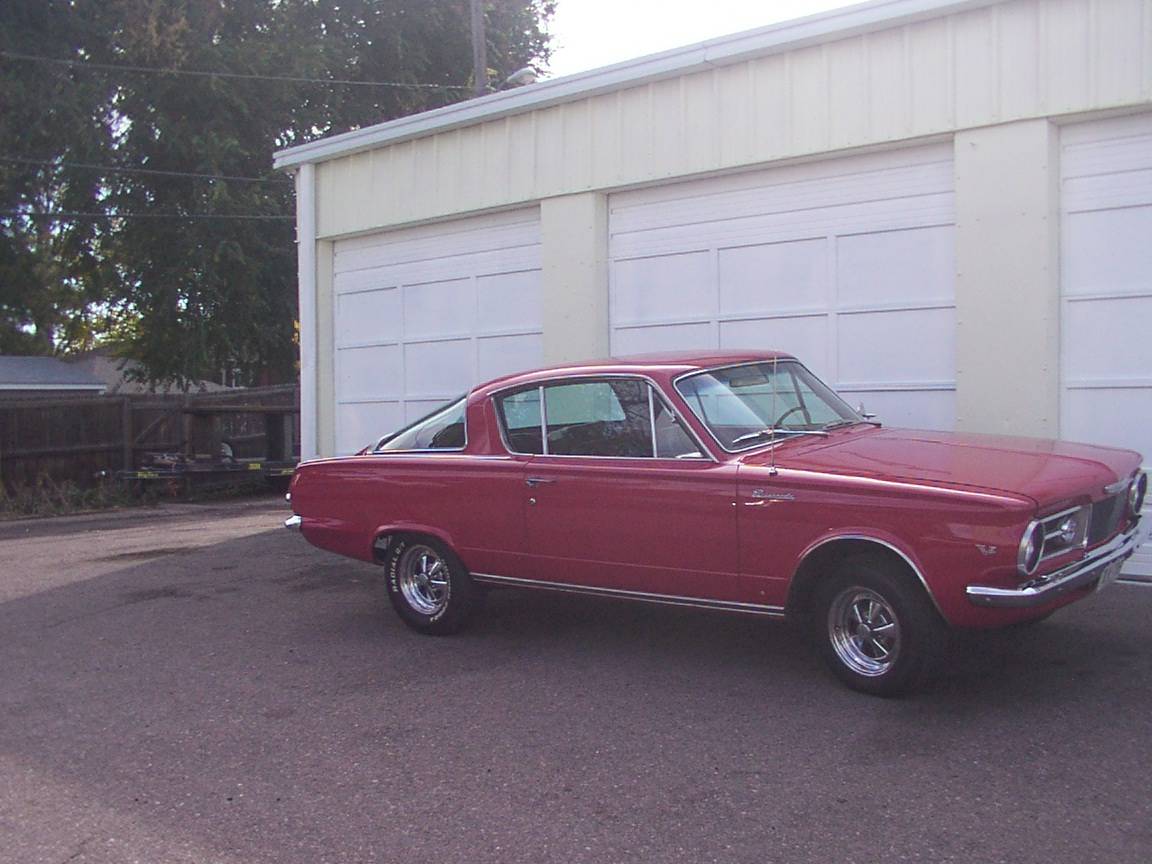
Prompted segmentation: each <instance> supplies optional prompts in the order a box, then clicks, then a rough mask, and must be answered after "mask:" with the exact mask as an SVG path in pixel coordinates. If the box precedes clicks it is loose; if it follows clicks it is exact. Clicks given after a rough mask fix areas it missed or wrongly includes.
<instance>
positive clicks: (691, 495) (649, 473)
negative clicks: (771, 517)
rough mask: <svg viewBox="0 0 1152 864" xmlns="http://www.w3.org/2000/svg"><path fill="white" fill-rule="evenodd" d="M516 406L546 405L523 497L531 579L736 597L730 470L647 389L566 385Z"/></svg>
mask: <svg viewBox="0 0 1152 864" xmlns="http://www.w3.org/2000/svg"><path fill="white" fill-rule="evenodd" d="M518 399H519V401H520V403H521V404H522V405H523V404H532V403H533V402H535V404H536V405H537V406H540V405H542V407H543V410H542V411H539V412H538V413H539V415H540V421H541V426H540V428H541V432H540V434H539V436H534V437H533V440H532V441H531V442H527V446H532V447H533V448H534V449H535V450H537V451H538V452H536V453H534V454H533V455H532V457H531V460H530V461H529V464H528V466H527V471H526V476H525V490H524V493H525V500H526V505H527V509H526V512H527V517H526V525H527V548H528V554H529V559H530V563H531V567H532V569H533V572H534V576H535V578H536V579H538V580H542V581H545V582H552V583H559V584H565V585H572V586H581V587H587V588H591V589H603V590H609V591H625V592H637V593H642V594H655V595H662V596H666V597H685V598H708V599H716V600H729V601H731V600H735V599H737V593H738V580H737V569H738V550H737V541H736V514H735V507H734V506H733V501H734V500H735V499H734V495H735V492H736V469H735V466H731V465H727V464H723V463H718V462H716V461H714V460H713V459H712V458H711V456H709V455H708V454H707V453H706V452H705V451H704V450H703V448H702V447H701V446H700V445H699V443H698V442H697V441H695V440H694V438H693V437H692V436H691V435H690V433H689V432H688V431H687V427H686V425H685V424H683V421H681V420H680V419H679V418H678V417H676V415H675V413H674V412H673V411H672V410H671V409H670V408H669V406H668V404H667V403H666V402H665V400H664V399H663V398H662V397H661V396H660V395H659V394H658V392H657V391H656V390H655V389H654V388H653V387H652V385H651V384H650V383H649V382H648V381H646V380H644V379H641V378H634V377H627V376H620V377H612V378H588V379H569V380H564V381H557V382H553V383H549V384H546V385H544V386H543V387H540V388H536V389H535V390H533V391H531V392H527V391H525V392H522V393H521V394H519V396H518ZM541 399H542V400H543V401H542V402H541V401H540V400H541Z"/></svg>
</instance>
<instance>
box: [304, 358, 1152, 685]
mask: <svg viewBox="0 0 1152 864" xmlns="http://www.w3.org/2000/svg"><path fill="white" fill-rule="evenodd" d="M1140 464H1141V459H1140V455H1139V454H1137V453H1133V452H1130V451H1126V450H1116V449H1111V448H1107V447H1093V446H1086V445H1082V444H1070V443H1066V442H1061V441H1046V440H1038V439H1031V438H1007V437H994V436H985V435H962V434H949V433H944V432H926V431H912V430H898V429H886V428H882V427H881V426H880V424H879V423H876V422H874V421H872V420H871V419H870V416H869V415H866V414H863V413H862V412H857V411H855V410H853V409H852V408H851V407H849V405H848V404H847V403H845V402H844V401H843V400H842V399H841V398H840V397H839V396H837V395H836V394H835V393H834V392H833V391H832V390H831V389H830V388H829V387H827V386H826V385H825V384H823V383H822V382H821V381H820V380H819V379H817V378H816V377H815V376H814V375H813V374H812V373H811V372H809V371H808V369H806V368H805V367H804V366H803V365H802V364H801V363H800V362H799V361H797V360H796V359H795V358H794V357H791V356H789V355H787V354H781V353H775V352H765V351H750V352H741V353H712V354H703V353H698V354H665V355H659V356H656V355H653V356H647V357H642V358H631V359H620V360H608V361H603V362H593V363H581V364H573V365H569V366H563V367H558V368H553V369H544V370H540V371H535V372H527V373H523V374H517V375H510V376H507V377H504V378H500V379H497V380H495V381H491V382H489V383H487V384H483V385H481V386H479V387H476V388H475V389H473V390H472V391H471V392H470V393H468V394H467V395H466V396H462V397H460V398H459V399H457V400H456V401H454V402H452V403H451V404H449V405H446V406H445V407H443V408H441V409H440V410H438V411H436V412H434V413H432V414H430V415H429V416H427V417H425V418H423V419H422V420H419V421H417V422H416V423H413V424H412V425H411V426H408V427H407V428H405V429H403V430H401V431H399V432H396V433H393V434H391V435H388V436H386V437H384V438H382V439H381V440H380V441H379V442H377V443H376V444H375V445H373V446H370V447H366V448H365V449H364V450H363V451H361V453H359V454H357V455H356V456H349V457H345V458H337V459H320V460H316V461H311V462H307V463H305V464H303V465H301V466H300V467H299V469H298V470H297V471H296V474H295V476H294V477H293V480H292V486H291V493H290V500H291V505H292V509H293V512H294V514H295V515H293V516H292V518H291V519H289V520H288V523H287V524H288V527H291V528H297V529H299V530H300V531H302V532H303V534H304V536H305V537H306V538H307V539H308V540H309V542H311V543H313V544H314V545H316V546H319V547H321V548H323V549H328V550H331V551H333V552H338V553H340V554H342V555H348V556H350V557H352V558H358V559H360V560H363V561H370V562H374V563H377V564H382V565H384V567H385V568H386V579H385V581H386V584H387V591H388V594H389V597H390V599H391V601H392V604H393V605H394V606H395V608H396V611H397V612H398V613H399V614H400V617H401V618H402V619H403V620H404V621H405V622H406V623H407V624H409V625H410V626H411V627H413V628H415V629H416V630H419V631H421V632H424V633H435V634H441V633H450V632H452V631H454V630H456V629H458V628H459V627H460V626H461V625H462V624H463V623H464V622H465V621H466V620H467V618H468V617H469V616H470V615H471V614H472V613H473V612H474V611H475V610H476V609H477V607H478V605H479V604H480V602H481V600H482V599H483V596H484V594H485V591H486V590H487V589H488V588H489V587H490V586H516V587H526V588H549V589H555V590H559V591H571V592H578V593H585V594H598V595H604V596H608V597H618V598H628V599H635V600H648V601H652V602H656V603H670V604H675V605H680V606H699V607H703V608H707V609H722V610H727V611H731V612H741V613H746V614H754V615H765V616H769V617H782V616H795V617H797V618H798V619H799V620H801V621H803V622H807V623H806V626H810V627H811V628H812V630H813V632H814V634H815V635H816V636H817V638H818V644H819V645H820V649H821V652H822V653H823V655H824V656H825V658H826V659H827V661H828V663H829V665H830V666H831V668H832V669H833V671H834V672H835V673H836V674H837V675H838V676H839V677H840V678H841V679H842V680H843V681H844V682H845V683H847V684H848V685H849V686H851V687H854V688H856V689H859V690H862V691H866V692H871V693H877V694H895V693H899V692H902V691H905V690H907V689H909V688H910V687H911V686H913V685H914V684H915V683H916V682H917V681H919V680H920V679H922V677H923V676H924V674H925V672H926V670H927V669H928V668H929V666H930V665H931V661H932V659H933V657H934V656H936V654H937V651H938V646H939V645H941V644H942V642H941V637H942V636H943V635H944V634H945V632H946V630H947V628H948V627H953V628H991V627H1004V626H1007V625H1013V624H1019V623H1023V622H1029V621H1033V620H1039V619H1041V618H1043V617H1045V616H1047V615H1049V614H1050V613H1052V612H1053V611H1054V610H1055V609H1057V608H1059V607H1060V606H1063V605H1065V604H1067V603H1071V602H1073V601H1075V600H1079V599H1082V598H1084V597H1086V596H1088V595H1090V594H1091V593H1092V592H1093V591H1096V590H1098V589H1099V588H1101V587H1103V586H1105V585H1107V584H1108V583H1109V582H1111V581H1112V580H1114V579H1115V578H1116V577H1117V575H1118V574H1119V571H1120V567H1121V564H1122V563H1123V561H1124V559H1125V558H1127V557H1128V556H1129V555H1130V554H1131V553H1132V552H1133V550H1134V549H1135V548H1136V546H1137V545H1139V543H1140V542H1141V540H1142V539H1143V535H1144V534H1145V533H1146V526H1144V527H1141V526H1140V519H1139V515H1138V514H1139V512H1140V506H1141V504H1142V502H1143V498H1144V494H1145V490H1146V486H1147V478H1146V477H1145V476H1143V475H1142V474H1141V473H1140Z"/></svg>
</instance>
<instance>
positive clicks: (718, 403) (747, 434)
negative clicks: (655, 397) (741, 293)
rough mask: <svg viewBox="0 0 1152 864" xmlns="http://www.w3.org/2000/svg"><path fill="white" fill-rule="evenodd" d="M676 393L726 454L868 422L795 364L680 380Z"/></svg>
mask: <svg viewBox="0 0 1152 864" xmlns="http://www.w3.org/2000/svg"><path fill="white" fill-rule="evenodd" d="M676 389H677V390H678V391H679V392H680V395H681V396H683V397H684V401H685V402H687V403H688V407H689V408H691V409H692V411H693V413H695V414H696V416H697V417H699V418H700V421H701V422H702V423H703V424H704V425H705V426H707V427H708V430H709V431H710V432H711V433H712V434H713V435H714V436H716V440H717V441H719V442H720V445H721V446H722V447H724V449H726V450H747V449H748V448H750V447H756V446H759V445H762V444H765V443H767V442H768V441H771V440H773V439H774V438H776V437H777V436H779V437H784V438H789V437H792V436H794V435H800V434H804V433H818V434H819V433H823V432H825V431H827V430H828V429H832V428H836V427H837V426H847V425H851V424H854V423H860V422H863V419H862V418H861V417H860V416H859V415H858V414H857V413H856V412H855V411H853V410H852V409H851V408H850V407H849V406H848V404H847V403H846V402H845V401H844V400H843V399H841V398H840V397H839V396H837V395H836V394H835V393H834V392H832V389H831V388H829V387H828V386H827V385H826V384H824V382H822V381H821V380H820V379H819V378H817V377H816V376H815V375H813V374H812V373H811V372H809V371H808V370H807V369H805V368H804V367H803V366H802V365H800V364H799V363H798V362H796V361H795V360H769V361H765V362H760V363H746V364H743V365H741V366H729V367H726V368H723V369H710V370H708V371H706V372H697V373H694V374H692V375H688V376H686V377H684V378H681V379H680V380H679V381H677V382H676Z"/></svg>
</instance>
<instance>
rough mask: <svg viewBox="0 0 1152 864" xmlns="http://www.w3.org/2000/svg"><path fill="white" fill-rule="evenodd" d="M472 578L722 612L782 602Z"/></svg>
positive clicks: (762, 610)
mask: <svg viewBox="0 0 1152 864" xmlns="http://www.w3.org/2000/svg"><path fill="white" fill-rule="evenodd" d="M472 578H473V579H475V580H476V581H477V582H483V583H485V584H489V585H510V586H514V587H516V588H542V589H545V590H548V591H564V592H567V593H569V594H591V595H593V596H597V597H613V598H617V599H621V600H642V601H644V602H647V603H662V604H665V605H668V606H694V607H697V608H700V609H719V610H723V611H725V612H743V613H745V614H748V615H768V616H771V617H775V618H779V617H782V616H783V615H784V607H783V606H767V605H761V604H758V603H737V602H735V601H733V600H707V599H705V598H701V597H681V596H678V595H675V594H650V593H648V592H646V591H625V590H624V589H622V588H596V587H593V586H590V585H573V584H571V583H568V582H545V581H542V580H538V579H518V578H516V577H514V576H496V575H493V574H491V573H473V574H472Z"/></svg>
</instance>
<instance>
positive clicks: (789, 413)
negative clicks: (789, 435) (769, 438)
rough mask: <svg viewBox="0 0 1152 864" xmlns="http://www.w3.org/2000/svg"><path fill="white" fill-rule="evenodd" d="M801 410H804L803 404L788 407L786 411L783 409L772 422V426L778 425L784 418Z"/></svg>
mask: <svg viewBox="0 0 1152 864" xmlns="http://www.w3.org/2000/svg"><path fill="white" fill-rule="evenodd" d="M803 410H804V406H803V405H795V406H793V407H792V408H789V409H788V410H787V411H785V412H784V413H783V414H781V415H780V416H779V417H777V418H776V422H775V423H773V424H772V426H773V428H775V427H778V426H779V425H780V424H781V423H783V422H784V421H785V420H787V419H788V418H789V417H791V416H792V415H793V414H795V413H796V412H797V411H803Z"/></svg>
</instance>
